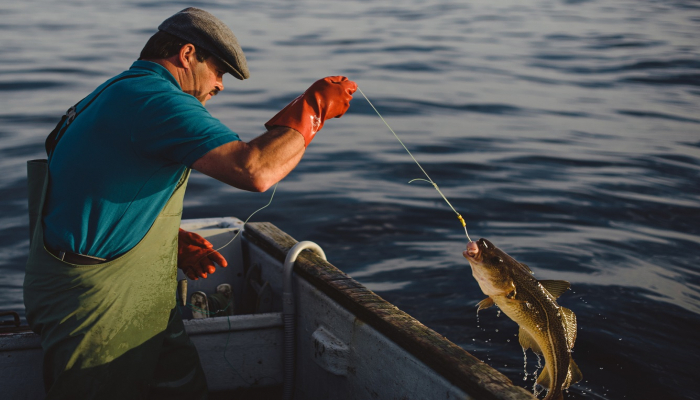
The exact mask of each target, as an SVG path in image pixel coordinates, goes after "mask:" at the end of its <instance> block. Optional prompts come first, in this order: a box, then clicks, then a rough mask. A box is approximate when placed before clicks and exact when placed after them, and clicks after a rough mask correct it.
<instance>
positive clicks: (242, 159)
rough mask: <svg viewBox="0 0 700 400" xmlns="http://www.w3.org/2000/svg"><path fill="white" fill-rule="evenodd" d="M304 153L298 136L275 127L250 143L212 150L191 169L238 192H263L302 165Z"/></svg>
mask: <svg viewBox="0 0 700 400" xmlns="http://www.w3.org/2000/svg"><path fill="white" fill-rule="evenodd" d="M304 150H305V148H304V138H303V137H302V136H301V134H299V132H297V131H295V130H294V129H291V128H287V127H284V126H275V127H272V128H271V129H270V130H269V131H267V132H265V133H264V134H262V135H260V136H258V137H257V138H255V139H253V140H251V141H250V142H248V143H245V142H231V143H227V144H224V145H222V146H219V147H217V148H216V149H213V150H211V151H210V152H209V153H207V154H205V155H204V156H202V157H201V158H200V159H199V160H197V161H195V163H194V164H192V168H194V169H196V170H197V171H199V172H201V173H203V174H205V175H208V176H211V177H212V178H215V179H217V180H220V181H222V182H224V183H226V184H229V185H231V186H234V187H237V188H239V189H243V190H248V191H252V192H264V191H266V190H267V189H268V188H270V187H271V186H272V185H274V184H275V183H277V182H279V181H280V180H282V179H283V178H284V177H285V176H287V174H289V173H290V172H291V171H292V170H293V169H294V168H295V167H296V166H297V164H299V161H300V160H301V158H302V156H303V155H304Z"/></svg>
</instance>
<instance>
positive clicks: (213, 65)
mask: <svg viewBox="0 0 700 400" xmlns="http://www.w3.org/2000/svg"><path fill="white" fill-rule="evenodd" d="M190 67H191V68H190V69H189V71H188V73H187V78H186V79H183V81H184V82H180V84H181V85H182V91H183V92H185V93H189V94H191V95H192V96H194V97H196V98H197V100H199V101H200V102H201V103H202V105H205V104H206V102H207V100H209V99H211V98H212V97H213V96H215V95H216V94H217V93H219V92H220V91H222V90H224V83H223V76H224V74H225V73H226V70H225V69H224V66H223V65H221V62H220V61H219V60H218V59H217V58H216V57H214V56H212V57H209V58H208V59H206V60H204V62H199V61H197V58H196V57H194V56H193V57H192V61H191V62H190Z"/></svg>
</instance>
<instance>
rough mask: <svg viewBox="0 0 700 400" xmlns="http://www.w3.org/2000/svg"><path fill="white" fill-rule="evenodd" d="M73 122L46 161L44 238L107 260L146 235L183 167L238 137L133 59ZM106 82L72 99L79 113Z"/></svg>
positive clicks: (170, 81) (158, 72)
mask: <svg viewBox="0 0 700 400" xmlns="http://www.w3.org/2000/svg"><path fill="white" fill-rule="evenodd" d="M142 74H143V75H144V76H141V77H135V78H129V79H124V80H122V81H119V82H117V83H114V84H113V85H112V86H110V87H109V88H107V89H106V90H105V91H104V92H103V93H102V94H100V95H99V96H97V98H96V99H95V101H94V102H93V103H92V104H91V105H90V106H89V107H87V108H86V109H85V111H84V112H82V113H81V114H80V115H78V117H77V118H76V119H75V120H74V121H73V123H72V124H71V125H70V127H69V128H68V129H67V130H66V132H65V134H64V136H63V137H62V138H61V141H60V142H59V143H58V146H57V147H56V149H55V150H54V152H53V154H52V156H51V158H50V160H49V174H50V187H49V193H48V198H47V203H46V205H45V207H44V218H43V223H44V232H45V234H44V241H45V243H46V245H48V246H49V247H50V248H52V249H54V250H63V251H71V252H74V253H79V254H87V255H91V256H95V257H102V258H114V257H116V256H118V255H121V254H123V253H125V252H127V251H129V250H130V249H131V248H132V247H134V246H135V245H136V244H137V243H138V242H139V241H140V240H141V239H142V238H143V237H144V236H145V235H146V233H147V232H148V230H149V229H150V227H151V225H152V224H153V222H154V221H155V219H156V217H157V216H158V214H159V213H160V211H161V210H162V209H163V207H164V206H165V203H166V202H167V201H168V199H169V198H170V195H171V194H172V193H173V191H174V190H175V186H176V185H177V183H178V181H179V179H180V176H181V175H182V173H183V172H184V171H185V169H186V168H187V167H191V166H192V164H193V163H194V162H195V161H197V160H198V159H199V158H200V157H202V156H203V155H205V154H206V153H207V152H209V151H210V150H212V149H214V148H217V147H219V146H221V145H223V144H225V143H229V142H232V141H236V140H240V139H239V138H238V135H237V134H236V133H234V132H232V131H231V130H230V129H228V128H227V127H226V126H225V125H223V124H222V123H221V122H220V121H219V120H218V119H216V118H214V117H212V116H211V114H209V112H208V111H207V110H206V109H205V108H204V106H202V104H201V103H200V102H199V101H198V100H197V99H196V98H195V97H194V96H192V95H189V94H187V93H185V92H183V91H182V89H181V88H180V85H179V84H178V83H177V81H176V80H175V78H174V77H173V76H172V74H170V72H169V71H168V70H167V69H165V68H164V67H163V66H161V65H159V64H156V63H153V62H149V61H136V62H134V64H133V65H132V66H131V68H130V69H129V70H128V71H125V72H123V73H122V74H120V75H118V76H116V77H114V78H112V79H117V78H119V77H122V76H124V75H142ZM109 82H110V81H107V82H105V83H104V84H103V85H102V86H100V87H98V88H97V89H96V90H95V91H94V92H93V93H92V94H90V95H89V96H88V97H86V98H85V99H84V100H82V101H81V102H80V104H79V105H78V107H77V109H78V111H80V110H81V107H83V106H84V105H85V104H87V103H88V101H89V100H90V99H91V98H92V97H94V96H95V95H96V94H97V93H99V92H100V90H101V89H102V88H103V87H104V86H105V85H106V84H107V83H109Z"/></svg>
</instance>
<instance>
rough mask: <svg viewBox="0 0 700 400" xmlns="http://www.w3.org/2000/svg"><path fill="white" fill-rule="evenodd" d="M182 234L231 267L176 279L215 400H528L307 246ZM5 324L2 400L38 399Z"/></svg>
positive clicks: (193, 223) (228, 223)
mask: <svg viewBox="0 0 700 400" xmlns="http://www.w3.org/2000/svg"><path fill="white" fill-rule="evenodd" d="M181 226H182V228H183V229H185V230H189V231H194V232H197V233H198V234H200V235H201V236H203V237H205V238H206V239H208V240H209V241H210V242H211V243H212V244H213V245H214V247H215V248H219V247H221V246H225V247H223V249H221V250H220V251H221V253H222V254H223V255H224V257H226V259H227V260H228V262H229V266H228V267H227V268H221V269H218V270H217V271H216V273H214V274H212V275H210V276H209V278H207V279H199V280H197V281H187V280H185V277H184V275H182V272H181V271H178V273H179V276H178V280H180V285H179V289H178V290H179V291H180V293H179V297H180V298H181V299H182V300H181V301H182V302H183V303H186V304H187V306H186V307H183V309H184V310H185V311H184V312H183V318H184V319H185V321H184V322H185V327H186V329H187V332H188V334H189V335H190V337H191V339H192V341H193V342H194V344H195V345H196V346H197V349H198V351H199V355H200V359H201V361H202V365H203V367H204V371H205V374H206V377H207V381H208V384H209V389H210V392H211V398H212V399H219V398H221V399H223V398H237V399H238V398H241V399H256V400H260V399H263V400H264V399H285V400H286V399H292V398H294V399H299V400H300V399H318V400H327V399H357V400H366V399H493V400H495V399H499V400H505V399H509V400H518V399H523V400H524V399H529V400H532V399H534V397H533V395H532V394H531V393H529V392H528V391H526V390H525V389H523V388H520V387H517V386H514V385H513V384H512V382H511V381H510V380H509V379H508V378H506V377H505V376H504V375H502V374H501V373H499V372H498V371H496V370H495V369H493V368H491V367H490V366H488V365H487V364H485V363H483V362H482V361H480V360H478V359H477V358H476V357H474V356H473V355H471V354H470V353H468V352H467V351H465V350H464V349H462V348H461V347H459V346H457V345H455V344H454V343H452V342H450V341H449V340H447V339H446V338H444V337H443V336H441V335H440V334H439V333H437V332H435V331H433V330H432V329H430V328H428V327H426V326H424V325H423V324H421V323H420V322H419V321H417V320H416V319H414V318H412V317H411V316H410V315H408V314H406V313H405V312H403V311H401V310H399V309H398V308H397V307H395V306H394V305H392V304H391V303H389V302H387V301H385V300H384V299H382V298H381V297H379V296H378V295H376V294H375V293H373V292H372V291H370V290H368V289H367V288H365V287H364V286H363V285H361V284H360V283H358V282H357V281H355V280H353V279H352V278H351V277H350V276H348V275H346V274H345V273H343V272H342V271H341V270H339V269H338V268H336V267H335V266H333V265H332V264H331V263H329V262H328V261H327V259H326V255H325V254H324V252H323V250H322V249H321V248H320V247H319V246H318V245H316V244H315V243H313V242H309V241H302V242H297V241H296V240H295V239H293V238H292V237H290V236H289V235H287V234H286V233H284V232H282V231H281V230H280V229H278V228H277V227H275V226H274V225H273V224H271V223H267V222H260V223H248V224H245V227H244V224H243V222H242V221H241V220H239V219H237V218H233V217H222V218H215V219H191V220H183V221H182V224H181ZM339 263H342V260H339ZM184 282H187V284H186V285H185V284H184ZM222 284H228V285H229V286H230V288H231V291H230V292H229V293H230V294H229V295H228V296H227V297H226V298H227V299H228V302H227V303H226V304H225V305H223V304H220V302H219V306H218V307H217V306H216V305H215V303H216V302H214V301H209V302H206V303H204V304H207V306H206V307H204V304H194V303H193V302H192V300H193V299H195V298H197V296H200V297H201V296H202V295H207V296H209V298H210V299H211V300H213V299H214V298H215V297H216V293H217V288H218V289H220V288H221V286H220V285H222ZM224 286H226V285H224ZM220 297H221V296H219V298H220ZM4 314H6V315H5V316H4V317H0V322H2V326H0V397H1V398H3V399H13V400H14V399H41V398H43V397H44V388H43V380H42V372H41V371H42V350H41V344H40V339H39V337H38V335H36V334H34V333H33V332H31V330H29V328H28V327H26V326H19V316H17V315H16V314H11V313H4Z"/></svg>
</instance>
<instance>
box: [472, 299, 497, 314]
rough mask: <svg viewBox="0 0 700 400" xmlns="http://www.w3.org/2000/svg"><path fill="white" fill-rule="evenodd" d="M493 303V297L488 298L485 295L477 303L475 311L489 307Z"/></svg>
mask: <svg viewBox="0 0 700 400" xmlns="http://www.w3.org/2000/svg"><path fill="white" fill-rule="evenodd" d="M494 304H495V303H494V302H493V299H492V298H490V297H487V298H485V299H483V300H481V301H480V302H479V304H477V305H476V306H477V307H479V308H478V309H477V311H481V310H483V309H485V308H489V307H491V306H493V305H494Z"/></svg>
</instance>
